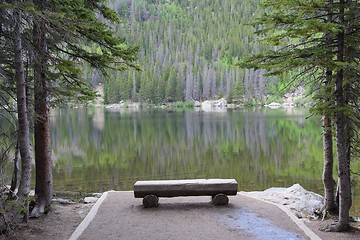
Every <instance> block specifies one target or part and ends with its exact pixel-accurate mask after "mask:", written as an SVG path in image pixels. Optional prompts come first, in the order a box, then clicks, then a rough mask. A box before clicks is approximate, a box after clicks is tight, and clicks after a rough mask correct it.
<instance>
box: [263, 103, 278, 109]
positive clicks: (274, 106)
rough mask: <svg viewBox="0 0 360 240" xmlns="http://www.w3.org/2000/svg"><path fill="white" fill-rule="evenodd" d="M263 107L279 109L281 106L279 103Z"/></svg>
mask: <svg viewBox="0 0 360 240" xmlns="http://www.w3.org/2000/svg"><path fill="white" fill-rule="evenodd" d="M265 107H269V108H279V107H281V104H280V103H277V102H272V103H270V104H266V105H265Z"/></svg>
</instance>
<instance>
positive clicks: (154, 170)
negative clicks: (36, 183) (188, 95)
mask: <svg viewBox="0 0 360 240" xmlns="http://www.w3.org/2000/svg"><path fill="white" fill-rule="evenodd" d="M307 114H308V113H307V112H306V111H304V110H296V111H294V110H292V111H287V110H283V109H277V110H270V109H265V110H259V111H251V110H234V111H227V112H222V113H219V112H216V113H209V112H195V111H185V112H176V111H170V112H166V111H163V110H161V111H115V110H114V109H111V110H107V109H96V108H95V109H86V108H81V109H61V110H58V111H55V112H53V119H52V143H53V156H54V173H53V176H54V186H55V188H56V189H55V190H70V191H81V192H97V191H105V190H109V189H114V190H130V189H132V185H133V183H134V182H135V181H136V180H138V179H142V180H146V179H181V178H236V179H237V180H238V182H239V190H244V191H251V190H263V189H266V188H268V187H272V186H277V187H281V186H286V187H288V186H291V185H292V184H294V183H300V184H301V185H303V186H304V187H305V188H306V189H308V190H311V191H315V192H318V193H322V183H321V174H322V161H323V160H322V135H321V128H320V119H319V118H316V117H312V118H310V119H307V120H305V118H306V117H307ZM356 192H357V191H356V189H355V190H354V193H356Z"/></svg>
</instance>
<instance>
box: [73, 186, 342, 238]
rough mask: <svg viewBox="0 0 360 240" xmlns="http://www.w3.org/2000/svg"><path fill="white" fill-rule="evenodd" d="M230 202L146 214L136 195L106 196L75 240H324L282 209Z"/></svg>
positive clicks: (172, 203)
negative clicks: (222, 204)
mask: <svg viewBox="0 0 360 240" xmlns="http://www.w3.org/2000/svg"><path fill="white" fill-rule="evenodd" d="M229 198H230V202H229V204H228V205H227V206H214V205H213V204H211V197H208V196H196V197H176V198H164V199H163V200H162V201H161V203H160V205H159V207H157V208H145V207H144V206H143V205H142V199H139V198H134V192H133V191H128V192H117V191H110V192H106V193H104V194H103V196H102V197H101V198H100V199H99V200H98V202H97V203H96V204H95V205H94V206H93V208H92V210H91V211H90V212H89V214H88V215H87V217H86V218H85V219H84V220H83V222H82V223H81V224H80V225H79V227H78V228H77V229H76V230H75V232H74V233H73V234H72V236H71V238H70V239H71V240H75V239H79V240H80V239H84V240H85V239H86V240H89V239H90V240H91V239H124V240H125V239H126V240H132V239H133V240H138V239H150V240H161V239H164V240H165V239H166V240H168V239H172V240H177V239H179V240H180V239H181V240H183V239H194V240H195V239H196V240H200V239H206V240H209V239H222V240H230V239H231V240H232V239H314V240H316V239H321V238H320V237H319V236H318V233H315V232H314V231H313V230H311V229H310V228H308V227H307V226H306V224H304V222H303V221H301V220H299V219H298V218H297V217H295V215H293V214H292V213H291V212H290V211H289V210H286V209H285V208H284V207H282V206H278V205H276V204H272V203H268V202H264V201H262V200H258V199H255V198H252V197H250V196H246V194H242V193H241V192H239V193H238V194H237V195H236V196H229ZM333 236H335V235H333Z"/></svg>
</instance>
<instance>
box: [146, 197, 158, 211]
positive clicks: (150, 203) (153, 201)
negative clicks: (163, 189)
mask: <svg viewBox="0 0 360 240" xmlns="http://www.w3.org/2000/svg"><path fill="white" fill-rule="evenodd" d="M143 205H144V207H146V208H151V207H157V206H158V205H159V198H158V197H157V196H155V195H152V194H151V195H146V196H145V197H144V198H143Z"/></svg>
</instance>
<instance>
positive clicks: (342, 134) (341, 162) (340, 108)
mask: <svg viewBox="0 0 360 240" xmlns="http://www.w3.org/2000/svg"><path fill="white" fill-rule="evenodd" d="M339 3H340V5H339V6H340V9H339V20H338V21H339V24H340V25H344V24H345V17H344V15H345V14H344V10H345V3H346V1H345V0H340V2H339ZM337 40H338V47H337V61H338V62H344V46H345V32H344V30H342V31H340V32H339V33H338V36H337ZM343 85H344V70H343V69H339V70H338V71H337V74H336V86H335V101H336V113H335V124H336V148H337V158H338V176H339V196H340V198H339V223H338V225H337V226H336V229H335V230H336V231H345V230H347V229H348V228H349V223H350V216H349V210H350V207H351V183H350V164H349V155H348V154H349V153H348V140H347V137H348V136H347V135H346V126H347V125H348V117H347V116H346V115H345V114H344V108H345V107H346V104H345V93H344V87H343Z"/></svg>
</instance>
